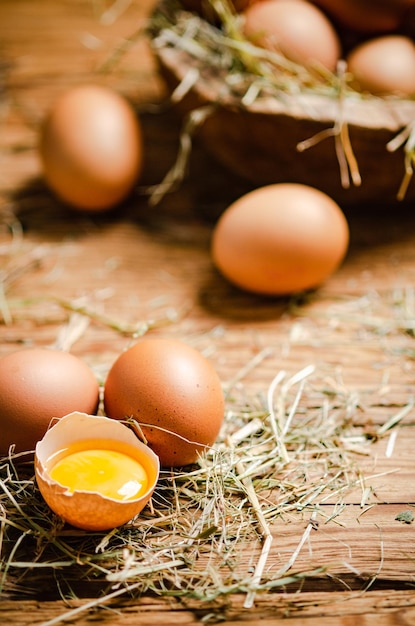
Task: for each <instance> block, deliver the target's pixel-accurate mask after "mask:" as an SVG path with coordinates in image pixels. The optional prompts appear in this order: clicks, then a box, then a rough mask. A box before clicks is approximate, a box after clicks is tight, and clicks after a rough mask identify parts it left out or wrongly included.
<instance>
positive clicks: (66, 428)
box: [35, 412, 159, 531]
mask: <svg viewBox="0 0 415 626" xmlns="http://www.w3.org/2000/svg"><path fill="white" fill-rule="evenodd" d="M97 438H99V439H106V440H112V441H114V442H122V443H125V444H128V445H129V446H130V448H131V449H134V450H135V451H136V456H135V458H136V459H137V460H138V461H139V462H140V463H141V464H142V465H143V466H144V468H145V470H146V472H147V476H148V478H149V482H148V489H147V490H146V491H145V492H144V493H143V494H142V495H141V496H140V497H139V498H136V499H134V500H128V501H120V500H114V499H112V498H109V497H105V496H103V495H101V494H99V493H91V492H85V491H74V492H73V493H70V492H68V490H67V489H66V488H65V487H64V486H62V485H60V484H59V483H58V482H56V481H54V480H52V479H51V477H50V475H49V473H48V468H47V461H48V459H50V457H51V456H52V455H53V454H55V453H56V452H58V451H59V450H62V449H64V448H67V447H68V446H70V445H71V444H73V443H75V442H79V441H82V440H94V439H97ZM35 476H36V482H37V484H38V487H39V490H40V492H41V494H42V496H43V498H44V500H45V502H46V503H47V504H48V505H49V507H50V508H51V509H52V511H54V512H55V513H56V514H57V515H58V516H59V517H61V518H62V519H64V520H65V521H66V522H68V523H69V524H71V525H72V526H75V527H77V528H82V529H84V530H90V531H100V530H109V529H111V528H116V527H117V526H121V525H122V524H125V523H127V522H129V521H130V520H131V519H133V518H134V517H135V516H136V515H138V513H140V511H142V509H143V508H144V507H145V505H146V504H147V503H148V502H149V500H150V498H151V496H152V494H153V492H154V489H155V486H156V484H157V480H158V476H159V460H158V457H157V456H156V455H155V454H154V453H153V452H152V451H151V450H150V449H149V448H148V446H146V445H145V444H143V443H142V442H141V441H140V440H139V439H138V438H137V437H136V435H135V434H134V433H133V432H132V430H130V428H128V427H127V426H126V425H125V424H122V423H121V422H117V421H115V420H111V419H109V418H107V417H104V416H97V415H87V414H85V413H79V412H73V413H70V414H68V415H65V416H64V417H62V418H61V419H59V420H58V421H57V422H56V424H55V425H54V426H52V428H50V429H49V430H48V431H47V433H46V434H45V436H44V437H43V438H42V440H41V441H39V442H38V444H37V445H36V453H35Z"/></svg>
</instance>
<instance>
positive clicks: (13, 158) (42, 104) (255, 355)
mask: <svg viewBox="0 0 415 626" xmlns="http://www.w3.org/2000/svg"><path fill="white" fill-rule="evenodd" d="M153 4H154V2H153V1H152V0H136V1H135V2H133V1H132V2H126V3H124V5H125V6H124V10H122V11H120V13H119V15H117V16H116V17H114V16H112V15H111V12H109V11H107V12H105V11H104V9H105V8H106V9H108V10H109V8H110V7H111V6H113V7H115V6H117V5H118V6H119V7H120V6H122V3H121V2H119V3H114V5H112V4H111V3H109V2H107V3H105V2H103V1H102V2H100V1H98V0H95V1H94V0H2V2H1V3H0V202H1V204H0V220H1V221H0V264H3V267H2V266H1V265H0V276H3V274H2V271H3V270H7V271H5V272H4V276H5V277H6V279H5V280H4V281H3V282H2V288H3V290H4V292H5V294H6V295H7V308H6V307H5V305H3V308H2V317H3V320H2V323H1V324H0V355H5V354H7V353H8V352H11V351H13V350H15V349H16V348H17V347H19V346H21V345H22V344H23V345H53V344H55V343H56V341H59V340H61V341H62V334H61V333H62V331H63V330H65V329H66V331H67V329H68V328H67V324H68V319H69V316H70V315H71V314H72V315H73V314H75V313H76V312H77V311H78V312H80V313H84V314H85V313H87V317H88V320H89V322H88V325H87V327H86V328H85V329H84V331H83V332H82V333H80V335H79V337H78V338H77V340H76V341H74V342H73V345H72V351H73V352H74V353H75V354H77V355H79V356H82V358H83V359H85V361H86V362H87V363H89V364H90V365H91V366H92V367H93V368H94V370H95V371H96V372H97V374H98V376H99V377H101V379H103V378H104V376H105V373H106V371H107V370H108V368H109V367H110V365H111V363H112V362H113V360H114V359H115V358H116V356H117V355H118V354H119V352H120V351H121V350H122V349H124V348H125V347H126V346H127V345H128V343H129V342H130V341H131V335H132V333H133V332H134V331H135V330H136V331H137V332H139V331H140V328H142V325H143V324H144V323H146V322H147V321H148V320H151V321H152V323H154V322H155V324H156V326H157V330H156V332H160V333H163V334H167V335H169V336H175V337H179V338H184V339H186V341H188V342H190V343H192V344H193V345H194V346H195V347H197V348H198V349H200V350H201V351H202V352H204V353H205V354H206V355H208V356H209V358H210V359H211V360H212V362H213V363H214V365H215V367H216V368H217V371H218V373H219V375H220V377H221V379H222V381H223V383H224V385H225V386H226V388H227V389H239V390H240V389H241V386H243V387H244V388H245V389H246V390H248V391H249V393H250V394H252V395H253V396H254V395H255V394H265V393H266V391H267V389H268V387H269V385H270V383H271V381H272V380H273V378H274V376H275V375H276V373H277V372H278V371H280V370H281V369H283V370H285V371H287V372H288V373H289V374H294V373H296V372H298V371H299V370H301V369H302V368H304V367H306V366H308V365H313V366H314V368H315V374H314V376H315V378H314V379H313V380H314V382H315V385H316V389H317V388H322V387H324V388H326V389H327V390H328V391H330V392H332V393H335V394H342V397H343V398H347V399H348V401H349V403H350V406H351V407H353V411H351V420H352V421H353V422H354V423H355V424H356V426H358V427H359V428H361V431H362V432H363V433H366V434H367V435H368V436H371V435H372V434H376V433H379V432H381V433H382V436H376V437H373V438H374V439H376V441H373V443H372V444H371V446H370V447H369V448H365V450H362V454H360V455H359V454H357V455H356V461H355V463H356V466H357V468H358V472H359V473H360V475H361V476H362V479H361V481H360V482H357V483H356V484H355V486H354V487H353V488H352V489H350V490H349V491H348V492H347V494H346V495H345V496H344V499H343V502H342V510H341V511H340V512H339V511H337V510H336V507H338V501H337V499H336V498H335V497H334V496H333V498H332V499H330V498H327V499H326V500H325V501H324V502H323V501H322V502H321V503H320V504H321V509H320V511H321V512H320V514H319V516H318V518H317V519H313V520H312V519H310V512H309V511H307V509H305V510H303V511H301V512H297V513H296V512H290V514H288V515H287V517H286V518H285V519H283V518H281V519H279V520H277V521H276V522H274V523H273V524H272V528H271V530H272V534H273V538H274V541H273V544H272V551H271V555H270V556H269V559H268V567H269V568H270V569H271V571H275V572H278V570H279V569H280V568H281V567H284V564H286V563H287V561H289V559H290V556H291V555H292V554H293V553H294V552H295V551H296V550H297V549H298V547H299V545H300V544H301V541H302V538H303V537H304V533H305V531H306V529H307V528H308V527H309V526H310V528H309V532H308V535H307V541H305V543H304V545H301V549H300V550H299V551H298V556H297V559H296V567H297V568H299V569H308V570H312V569H313V568H318V567H319V566H321V564H328V563H330V564H331V568H330V575H329V576H326V577H322V576H317V575H316V576H315V577H314V578H313V577H311V578H310V579H308V580H307V582H304V584H303V586H301V588H299V587H298V585H297V586H296V587H295V588H290V587H289V586H288V587H287V589H284V590H283V591H282V592H278V593H277V592H271V591H270V592H267V593H264V594H258V596H257V597H256V601H255V604H254V606H253V608H251V609H246V608H244V597H243V595H242V594H235V595H234V596H230V597H225V598H222V599H220V600H218V601H216V602H215V603H212V604H208V603H200V602H199V603H198V602H197V601H196V600H193V599H186V598H184V599H183V600H179V599H172V598H168V597H150V596H149V597H146V596H145V597H141V598H123V597H120V598H114V599H113V600H110V601H108V602H106V603H105V606H96V602H94V599H95V598H94V589H93V588H92V586H91V588H90V589H84V590H83V591H84V594H83V597H82V598H81V599H73V598H69V597H68V598H66V599H65V600H62V599H59V598H58V597H55V598H53V599H52V600H49V599H48V600H42V599H37V598H35V599H32V598H29V599H28V598H26V597H24V596H22V597H19V590H18V589H17V590H16V593H15V594H11V593H10V592H9V593H7V594H5V596H4V597H3V598H2V599H1V600H0V623H1V624H4V625H5V626H6V625H7V626H8V625H10V626H12V625H14V624H16V625H18V624H19V625H23V624H24V625H26V624H27V625H29V624H30V625H31V626H34V625H44V626H46V625H48V624H50V625H52V624H55V623H71V624H76V625H79V626H83V625H86V624H90V623H94V622H95V623H102V624H120V625H121V624H125V625H131V626H132V625H134V626H145V625H150V624H165V626H168V625H170V624H178V623H183V624H196V623H200V624H202V623H205V624H208V623H223V624H233V625H234V626H237V625H242V624H246V625H247V624H252V625H253V624H257V623H258V622H259V621H261V623H262V624H264V626H268V625H271V624H278V623H280V622H282V621H283V620H288V623H289V624H292V625H293V626H300V625H301V626H302V625H304V624H305V625H308V626H314V625H317V624H319V625H323V624H324V625H325V624H333V623H336V624H341V625H342V626H348V624H352V623H353V624H355V623H359V624H362V625H364V626H365V625H368V626H369V625H370V626H371V625H372V624H373V625H375V624H376V626H392V625H398V624H399V625H404V624H408V625H409V624H413V623H414V622H415V591H413V585H414V583H415V576H414V575H415V541H414V526H413V523H404V522H402V521H399V514H400V513H402V512H403V511H406V510H413V505H414V503H415V482H414V473H415V460H414V452H413V451H414V447H415V411H414V409H413V408H412V402H413V397H414V380H415V368H414V356H415V343H414V328H415V299H414V281H415V214H414V213H413V211H412V208H411V207H408V206H405V207H402V209H401V210H400V209H399V208H398V209H397V208H396V207H394V209H393V211H391V210H388V207H385V206H381V207H373V206H371V207H370V208H369V207H366V206H359V207H354V208H353V209H350V210H349V211H348V213H347V218H348V220H349V224H350V231H351V245H350V250H349V253H348V255H347V258H346V260H345V262H344V264H343V265H342V267H341V268H340V269H339V270H338V272H336V274H335V275H333V276H332V277H331V278H330V279H329V280H328V281H327V282H326V284H325V285H324V286H322V288H321V289H319V290H318V291H316V292H315V293H312V294H309V295H308V296H307V297H304V298H301V299H300V298H299V299H294V300H293V299H285V298H281V299H264V298H260V297H256V296H252V295H249V294H245V293H241V292H239V291H238V290H236V289H235V288H233V287H231V286H230V285H228V284H227V283H226V282H225V281H224V280H223V279H222V277H220V276H219V275H218V273H217V272H216V271H215V269H214V268H213V266H212V262H211V259H210V255H209V242H210V236H211V232H212V227H213V224H214V222H215V220H216V218H217V217H218V215H220V213H221V212H222V211H223V210H224V208H225V207H226V206H227V205H228V204H229V202H230V201H232V200H233V199H236V198H237V197H238V196H240V195H241V194H242V193H244V192H245V191H247V190H248V189H249V188H250V187H249V185H248V183H246V182H245V181H243V180H241V179H238V178H236V177H235V176H233V175H231V174H230V173H229V172H227V171H224V170H223V169H222V168H221V167H220V166H219V165H218V164H217V163H216V162H214V161H212V159H211V157H209V156H208V155H207V154H205V152H204V150H203V147H202V146H201V145H199V144H198V142H197V139H196V141H195V145H194V149H193V152H192V155H191V159H190V163H189V169H188V172H187V176H186V178H185V180H184V181H183V182H182V184H181V185H180V186H179V187H178V188H177V189H175V190H173V191H172V192H171V193H169V194H167V195H166V196H165V197H164V199H163V200H162V201H161V202H160V203H159V204H157V205H156V206H150V205H149V203H148V188H149V187H150V186H152V185H156V184H158V183H159V182H160V181H161V180H162V178H163V177H164V175H165V174H166V173H167V171H168V169H169V168H170V167H171V165H172V164H173V162H174V160H175V157H176V154H177V148H178V141H179V131H180V120H179V118H178V116H176V115H175V111H174V110H171V108H170V107H168V106H164V104H163V103H165V102H166V96H167V94H166V87H165V85H164V83H163V81H162V80H161V78H160V76H159V74H158V69H157V65H156V63H155V61H154V58H153V56H152V53H151V49H150V46H149V43H148V41H146V39H145V38H137V39H136V41H135V42H134V44H133V45H130V46H127V47H126V52H125V54H123V55H122V56H121V57H120V59H119V61H118V62H117V63H116V64H115V65H114V66H113V67H112V68H111V70H107V71H103V68H105V67H108V60H109V59H112V60H113V59H114V56H113V55H114V51H115V50H119V49H120V48H122V47H123V46H125V45H126V39H128V38H130V37H131V36H132V35H134V34H135V33H136V32H137V31H138V30H139V28H140V26H142V25H143V24H144V20H145V18H146V16H147V15H148V13H149V12H150V10H151V8H152V6H153ZM103 15H104V17H105V18H106V19H105V20H103V17H102V16H103ZM111 17H113V19H111ZM88 81H96V82H100V83H103V84H108V85H110V86H112V87H113V88H115V89H117V90H119V91H120V92H121V93H124V94H125V95H126V96H127V97H128V98H130V99H131V100H132V102H133V103H134V105H135V106H136V107H137V113H138V115H140V118H141V121H142V126H143V131H144V141H145V167H144V172H143V175H142V179H141V180H140V182H139V185H138V186H137V188H136V189H135V191H134V193H133V195H132V197H131V198H129V199H128V201H126V202H125V203H124V204H123V206H120V207H119V208H118V209H117V210H116V211H115V212H113V213H110V214H108V215H104V216H90V215H85V214H78V213H75V212H71V211H70V210H68V209H67V208H65V207H64V206H62V205H61V204H60V203H59V202H58V201H57V200H56V199H55V198H54V197H53V196H52V195H51V194H50V192H49V190H48V189H47V188H46V186H45V184H44V182H43V180H42V173H41V168H40V163H39V158H38V153H37V138H38V130H39V124H40V123H41V121H42V119H43V117H44V115H45V113H46V111H47V110H48V109H49V107H50V106H51V105H52V103H53V101H54V99H55V98H56V97H57V95H58V94H59V93H60V92H61V91H62V90H64V89H65V88H67V87H68V86H71V85H75V84H78V83H82V82H88ZM379 175H381V173H380V174H379ZM14 216H15V217H17V219H18V223H19V226H21V227H22V229H23V239H22V241H21V245H20V246H19V247H18V252H16V254H15V255H12V256H10V254H9V251H10V246H11V243H12V240H11V232H12V230H13V224H14V227H15V228H16V224H15V222H14V221H13V220H14ZM17 236H18V235H17ZM6 251H7V254H6ZM6 259H7V267H5V265H4V264H5V263H6ZM247 365H248V367H247ZM309 409H310V407H309V406H306V407H305V408H304V410H309ZM401 412H402V413H403V417H402V419H400V420H399V425H398V426H397V428H396V431H395V430H394V434H393V435H392V434H391V433H390V432H389V431H385V432H382V430H381V431H379V428H380V429H382V424H385V423H386V422H388V420H393V419H394V417H396V416H398V417H399V415H400V413H401ZM273 497H278V496H277V495H276V494H274V496H273ZM334 512H336V516H335V520H332V518H333V513H334ZM397 516H398V519H397ZM330 520H332V521H330ZM260 549H261V545H260V543H258V544H255V545H243V544H241V554H242V555H243V557H242V558H243V561H242V562H243V563H244V565H245V566H246V567H249V564H250V563H251V562H253V561H255V559H256V558H257V557H258V554H259V551H260ZM205 566H206V562H204V561H203V559H202V562H201V563H200V564H199V565H198V567H200V568H202V569H203V567H205ZM51 585H52V586H53V581H52V582H51ZM91 600H92V601H93V602H92V604H93V605H91V606H90V602H91ZM71 612H73V613H71Z"/></svg>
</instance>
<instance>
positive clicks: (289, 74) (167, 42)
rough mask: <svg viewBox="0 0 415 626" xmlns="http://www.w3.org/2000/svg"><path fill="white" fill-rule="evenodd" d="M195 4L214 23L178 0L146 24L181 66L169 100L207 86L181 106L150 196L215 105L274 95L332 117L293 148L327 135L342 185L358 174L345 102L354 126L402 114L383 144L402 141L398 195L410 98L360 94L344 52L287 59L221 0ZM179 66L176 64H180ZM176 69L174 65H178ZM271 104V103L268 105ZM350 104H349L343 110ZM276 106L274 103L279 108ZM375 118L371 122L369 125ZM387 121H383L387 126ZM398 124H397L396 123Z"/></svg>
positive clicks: (298, 108) (313, 114)
mask: <svg viewBox="0 0 415 626" xmlns="http://www.w3.org/2000/svg"><path fill="white" fill-rule="evenodd" d="M202 6H204V7H205V8H206V9H209V8H210V13H211V14H212V15H215V16H216V18H217V19H216V23H210V22H209V21H207V20H206V19H205V18H204V17H203V16H201V15H198V14H195V13H193V12H189V11H186V10H183V7H182V5H181V4H180V2H171V1H162V2H160V3H159V4H158V6H157V8H156V10H155V12H154V14H153V16H152V18H151V20H150V23H149V25H148V33H149V35H150V41H151V45H152V47H153V49H154V51H155V53H156V55H158V56H159V58H160V60H161V64H162V65H163V63H164V60H163V59H164V56H165V51H167V50H169V49H170V50H174V51H175V53H177V54H176V56H175V57H173V58H175V61H174V62H173V61H172V63H177V64H178V65H180V66H181V68H183V67H185V66H187V71H186V72H185V75H184V76H183V78H182V80H181V81H180V84H179V85H178V86H177V88H176V89H175V90H174V91H173V93H172V94H171V102H172V103H177V102H179V101H180V100H182V99H183V98H184V97H185V96H186V95H187V94H188V93H189V92H190V91H192V90H193V89H195V92H198V90H199V96H200V95H202V98H203V97H204V95H206V94H205V92H206V91H208V92H209V93H208V94H207V97H206V101H207V104H204V105H203V106H200V107H199V108H195V109H194V110H192V111H190V113H188V115H187V118H186V119H185V121H184V124H183V130H182V135H181V142H180V149H179V154H178V157H177V162H176V163H175V165H174V166H173V168H172V169H171V171H169V172H168V174H167V175H166V178H165V180H164V181H162V183H161V184H160V185H158V186H156V187H155V188H154V189H153V190H152V192H153V193H152V194H151V196H150V202H152V203H153V204H155V203H157V202H158V201H159V200H160V198H161V197H162V196H163V195H164V194H165V193H166V192H167V191H169V190H170V189H172V188H174V187H175V186H176V185H177V184H178V183H180V182H181V180H182V179H183V177H184V175H185V173H186V166H187V161H188V158H189V154H190V150H191V144H192V137H193V135H194V133H195V131H196V130H197V129H198V128H199V127H200V126H201V125H203V124H204V122H205V121H206V119H207V117H209V116H210V115H213V114H214V113H215V111H216V108H217V107H218V106H219V107H220V106H223V107H225V108H226V107H229V108H232V107H233V106H235V107H237V108H239V109H245V110H250V111H252V113H255V112H263V111H265V112H267V113H270V111H271V110H273V109H272V106H273V105H272V102H274V104H275V103H280V104H281V106H282V109H283V110H284V111H285V112H286V114H290V113H291V114H292V116H293V117H294V118H301V117H303V118H307V119H309V120H312V119H318V118H319V116H320V115H322V114H323V117H324V119H327V120H330V118H331V117H333V123H332V125H330V121H329V122H328V127H327V128H326V129H325V130H323V131H321V132H318V133H317V134H316V135H314V136H312V137H309V138H307V139H305V140H304V141H301V142H299V143H298V145H297V150H298V151H299V152H303V151H305V150H308V149H310V148H312V147H313V146H315V145H316V144H318V143H320V142H323V141H325V140H326V139H328V138H332V139H333V140H334V149H335V154H336V157H337V161H338V166H339V171H340V182H341V186H342V188H343V189H347V188H349V187H350V186H351V185H353V186H356V187H359V186H360V185H361V184H362V178H361V174H360V171H359V163H358V160H357V158H356V156H355V154H354V150H353V146H352V142H351V140H350V136H349V123H350V122H349V121H348V120H347V115H346V113H345V105H346V104H347V103H353V107H352V108H354V109H355V113H352V114H351V115H352V117H351V119H353V118H355V119H354V123H355V125H357V126H361V127H365V126H366V124H368V128H371V129H372V130H375V128H376V124H377V120H378V121H379V123H380V124H381V125H382V124H386V127H388V126H389V124H391V123H392V126H395V125H396V122H397V120H399V119H400V118H402V120H403V121H402V124H403V127H401V129H400V130H399V131H396V136H395V137H393V139H392V140H391V141H389V142H388V143H387V145H386V146H385V151H386V153H387V152H389V153H390V152H395V151H397V150H399V149H403V155H404V156H403V161H404V163H403V178H402V182H401V184H400V186H398V189H397V192H396V196H397V199H398V200H403V199H404V198H405V196H406V193H407V189H408V186H409V184H410V181H411V179H412V175H413V163H414V154H415V153H414V144H415V137H414V125H413V122H412V115H411V116H410V117H409V121H408V119H407V118H408V115H407V114H406V113H405V111H406V108H407V105H408V107H409V108H408V111H412V104H411V102H410V99H408V100H407V101H405V100H401V99H400V98H398V97H395V96H390V97H382V98H380V97H377V96H372V95H370V94H361V93H359V92H357V91H356V90H354V89H353V88H352V86H351V78H352V77H351V76H350V74H349V72H348V70H347V65H346V63H345V61H344V60H340V61H339V63H338V67H337V70H336V72H335V73H331V72H330V71H328V70H327V69H326V68H324V67H322V66H319V65H314V66H313V67H308V68H305V67H303V66H302V65H299V64H297V63H295V62H292V61H291V60H289V59H287V58H286V57H285V56H284V55H283V54H281V53H279V52H278V51H270V50H265V49H263V48H260V47H258V46H255V45H254V44H253V43H252V42H249V41H247V40H246V38H245V37H244V36H243V34H242V28H241V17H240V16H239V15H238V14H236V13H235V11H234V9H233V6H232V3H231V2H229V0H205V1H204V2H202ZM180 71H182V70H180ZM178 75H179V72H178ZM269 107H271V109H270V108H269ZM352 108H350V109H349V110H350V111H351V110H352ZM280 110H281V108H276V109H275V111H276V112H278V111H280ZM374 125H375V126H374ZM392 126H391V127H392ZM397 127H398V128H399V125H398V126H397Z"/></svg>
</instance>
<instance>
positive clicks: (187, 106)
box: [153, 37, 415, 206]
mask: <svg viewBox="0 0 415 626" xmlns="http://www.w3.org/2000/svg"><path fill="white" fill-rule="evenodd" d="M160 41H162V38H161V39H160V38H158V37H154V39H153V44H154V45H153V49H154V53H155V56H156V58H157V59H158V63H159V66H160V72H161V75H162V76H163V77H164V79H165V81H166V84H167V85H168V88H169V90H170V91H171V92H173V91H174V90H175V89H176V88H177V87H178V85H184V84H185V82H186V80H188V79H189V77H190V76H192V75H194V76H197V80H195V81H194V84H192V86H191V88H190V89H189V90H188V91H187V92H186V93H185V95H183V97H181V98H180V99H179V100H178V101H177V103H176V105H175V106H176V107H177V111H178V112H179V114H180V115H181V116H182V117H183V118H184V117H185V116H188V115H189V114H190V113H191V112H195V111H196V110H197V109H199V110H200V111H202V110H203V111H204V112H205V117H204V121H203V122H201V123H200V124H199V125H198V128H197V131H196V136H197V137H198V138H199V139H200V140H201V141H202V142H203V145H204V146H205V148H206V150H208V151H209V152H210V153H211V154H212V155H213V156H214V157H215V158H216V159H217V160H218V161H219V162H220V163H221V164H223V166H225V167H226V168H228V169H229V170H230V171H232V172H233V173H235V174H237V175H239V176H241V177H243V178H244V179H246V181H248V182H249V183H251V184H252V185H254V186H262V185H267V184H271V183H278V182H298V183H303V184H307V185H311V186H314V187H317V188H319V189H321V190H322V191H324V192H326V193H327V194H329V195H330V196H331V197H332V198H333V199H334V200H336V201H337V202H338V203H340V204H342V205H344V206H345V205H356V204H372V205H373V204H374V205H376V204H379V203H380V204H382V205H385V204H397V203H399V202H401V203H402V202H405V203H408V202H411V201H413V200H414V199H415V176H414V180H413V181H412V180H409V184H408V185H407V188H406V191H405V193H404V194H402V197H400V198H398V196H399V192H400V189H401V186H402V182H403V180H404V175H405V154H406V153H405V142H404V141H403V142H402V143H399V141H397V137H398V136H399V135H400V133H401V132H402V131H404V129H406V128H408V127H410V125H411V124H412V123H414V121H415V101H414V100H409V99H408V100H404V99H399V98H389V99H387V98H380V97H374V96H367V97H362V95H360V94H357V93H353V92H351V91H350V92H349V93H348V95H347V97H344V98H343V99H341V100H340V99H339V98H338V97H331V96H327V95H325V94H320V93H312V92H311V91H310V90H306V91H301V90H299V92H298V93H296V94H295V95H293V94H289V93H282V94H281V97H275V94H273V95H268V96H261V97H258V98H257V99H255V100H254V101H253V102H251V103H250V104H244V103H243V101H242V99H241V98H240V97H238V96H237V95H234V94H233V93H231V92H230V91H229V90H228V89H225V88H224V85H225V80H224V75H223V73H221V70H220V69H218V68H217V67H215V66H212V67H210V66H209V65H208V64H206V63H201V62H200V60H199V59H198V58H197V56H194V55H192V54H191V52H189V51H187V50H184V49H182V48H181V47H180V46H179V47H177V46H174V45H171V43H166V44H165V45H164V44H163V43H160ZM204 107H205V108H204ZM206 107H207V108H206ZM340 127H341V128H342V133H343V134H341V133H340V132H339V128H340ZM333 129H337V132H335V131H334V130H333ZM414 133H415V131H414ZM347 136H348V138H349V141H350V147H351V150H348V149H347V143H348V142H347ZM393 141H395V146H393V143H392V144H391V143H390V142H393ZM396 144H399V145H396ZM347 155H348V156H349V158H347ZM354 161H355V165H353V163H354Z"/></svg>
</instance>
